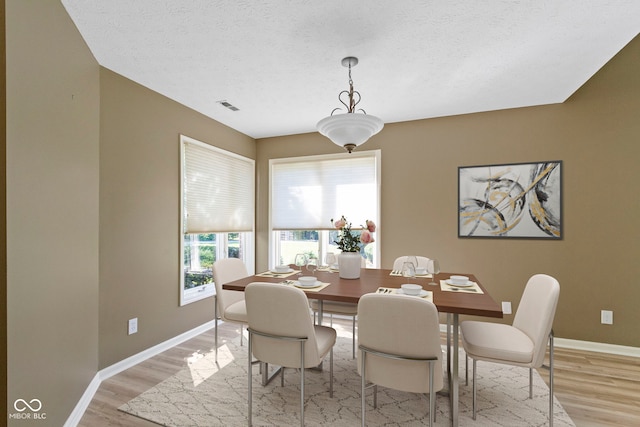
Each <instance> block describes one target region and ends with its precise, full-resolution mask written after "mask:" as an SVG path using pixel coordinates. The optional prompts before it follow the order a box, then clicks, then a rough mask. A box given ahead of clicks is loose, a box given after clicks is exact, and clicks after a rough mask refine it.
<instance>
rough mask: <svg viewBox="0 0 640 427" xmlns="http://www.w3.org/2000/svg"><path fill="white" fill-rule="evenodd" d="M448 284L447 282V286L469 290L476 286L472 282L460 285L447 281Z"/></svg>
mask: <svg viewBox="0 0 640 427" xmlns="http://www.w3.org/2000/svg"><path fill="white" fill-rule="evenodd" d="M446 282H447V285H449V286H454V287H456V288H468V287H470V286H473V285H474V283H473V282H471V281H467V283H464V284H458V283H453V282H452V281H451V279H447V280H446Z"/></svg>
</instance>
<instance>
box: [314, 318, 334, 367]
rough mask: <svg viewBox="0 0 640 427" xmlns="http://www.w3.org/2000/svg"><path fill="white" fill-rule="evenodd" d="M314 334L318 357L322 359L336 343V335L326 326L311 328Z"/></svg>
mask: <svg viewBox="0 0 640 427" xmlns="http://www.w3.org/2000/svg"><path fill="white" fill-rule="evenodd" d="M313 327H314V329H315V332H316V343H317V345H318V356H319V357H320V359H322V358H324V356H326V355H327V354H328V353H329V351H330V350H331V349H332V348H333V346H334V344H335V343H336V337H337V333H336V330H335V329H333V328H329V327H327V326H318V325H314V326H313Z"/></svg>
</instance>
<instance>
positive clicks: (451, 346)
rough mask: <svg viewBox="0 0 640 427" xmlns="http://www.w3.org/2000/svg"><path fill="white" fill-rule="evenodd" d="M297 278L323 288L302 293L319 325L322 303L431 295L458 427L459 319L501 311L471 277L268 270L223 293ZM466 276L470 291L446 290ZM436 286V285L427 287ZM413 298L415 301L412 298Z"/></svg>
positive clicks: (232, 284) (498, 314)
mask: <svg viewBox="0 0 640 427" xmlns="http://www.w3.org/2000/svg"><path fill="white" fill-rule="evenodd" d="M300 275H305V276H308V275H314V276H316V278H317V280H318V281H319V282H320V283H322V286H318V287H317V288H310V289H304V290H305V293H306V295H307V297H308V298H309V299H316V300H318V321H319V323H321V322H322V310H323V302H324V301H339V302H345V303H353V304H357V303H358V301H359V300H360V297H362V296H363V295H365V294H368V293H375V292H381V291H384V292H386V289H391V290H393V289H400V287H401V285H402V284H405V283H414V284H418V285H422V288H423V289H424V290H425V291H427V293H428V291H431V293H430V294H429V299H430V300H431V301H432V302H433V303H434V305H435V306H436V308H437V309H438V312H440V313H446V315H447V374H448V385H449V400H450V404H451V425H453V426H454V427H457V425H458V406H459V401H458V395H459V392H458V387H459V379H458V377H459V375H458V367H459V356H458V349H459V316H460V315H470V316H481V317H492V318H502V308H501V306H500V305H498V303H496V301H494V299H493V298H492V297H491V295H490V294H489V292H488V290H487V289H486V288H485V287H484V286H483V285H482V284H481V283H480V281H479V280H478V279H477V277H475V276H474V275H473V274H469V273H444V272H441V273H438V274H436V275H435V277H432V276H431V275H426V276H423V277H419V276H416V277H404V276H403V275H402V274H401V272H397V271H393V270H389V269H380V268H362V269H361V270H360V277H359V278H357V279H343V278H341V277H340V275H339V273H338V272H337V271H335V270H332V269H329V268H324V269H318V270H317V271H314V272H313V273H310V272H308V271H304V270H302V271H301V270H295V268H292V269H291V270H290V271H288V272H286V273H278V272H276V271H275V270H267V271H265V272H262V273H258V274H255V275H251V276H247V277H245V278H242V279H238V280H235V281H232V282H228V283H225V284H224V285H223V289H228V290H234V291H244V289H245V287H246V286H247V285H248V284H249V283H252V282H272V283H286V284H292V283H295V281H296V279H297V277H299V276H300ZM455 275H457V276H467V277H468V278H469V283H473V287H469V288H458V287H455V286H448V283H449V282H448V279H449V278H450V277H451V276H455ZM430 283H435V284H430ZM414 298H415V297H414Z"/></svg>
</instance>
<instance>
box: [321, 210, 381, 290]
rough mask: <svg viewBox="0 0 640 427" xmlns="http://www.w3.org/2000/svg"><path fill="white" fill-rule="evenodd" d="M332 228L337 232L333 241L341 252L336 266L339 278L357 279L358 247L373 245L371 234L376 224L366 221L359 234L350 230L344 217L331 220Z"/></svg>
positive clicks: (358, 269)
mask: <svg viewBox="0 0 640 427" xmlns="http://www.w3.org/2000/svg"><path fill="white" fill-rule="evenodd" d="M331 223H332V224H333V226H334V227H335V228H336V229H337V230H338V231H339V233H338V239H337V240H334V242H333V243H335V244H336V245H337V246H338V249H340V250H341V251H342V253H341V254H339V255H338V265H339V271H340V277H341V278H343V279H357V278H359V277H360V266H361V263H362V257H361V256H360V245H361V244H363V245H366V244H368V243H373V242H374V241H375V240H374V238H373V235H372V233H373V232H375V231H376V224H375V223H374V222H373V221H370V220H366V221H365V224H366V225H364V226H362V231H360V234H359V235H358V234H357V233H355V232H353V231H352V230H351V223H350V222H349V221H347V219H346V218H345V217H344V215H343V216H342V217H340V219H339V220H337V221H334V220H333V219H331Z"/></svg>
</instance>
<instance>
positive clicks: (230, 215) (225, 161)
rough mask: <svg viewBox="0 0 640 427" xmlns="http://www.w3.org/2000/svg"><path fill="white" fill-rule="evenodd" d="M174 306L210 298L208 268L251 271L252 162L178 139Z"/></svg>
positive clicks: (210, 272) (252, 258)
mask: <svg viewBox="0 0 640 427" xmlns="http://www.w3.org/2000/svg"><path fill="white" fill-rule="evenodd" d="M180 147H181V165H182V169H181V177H182V182H181V198H180V200H181V211H182V215H181V227H180V229H181V231H182V238H181V239H180V242H181V250H180V253H181V257H182V260H181V265H182V271H183V274H182V275H181V279H180V289H181V292H180V305H184V304H188V303H190V302H193V301H197V300H200V299H202V298H206V297H209V296H211V295H214V294H215V287H214V285H213V275H212V267H213V263H214V262H215V261H216V260H218V259H221V258H227V257H235V258H240V259H242V260H243V261H244V262H245V264H246V265H247V269H248V270H249V271H251V272H253V270H254V249H253V232H254V210H255V209H254V200H255V195H254V192H255V190H254V170H255V167H254V161H253V160H252V159H248V158H246V157H242V156H239V155H237V154H234V153H231V152H228V151H225V150H221V149H219V148H216V147H213V146H210V145H208V144H204V143H202V142H199V141H196V140H194V139H192V138H189V137H186V136H183V135H181V136H180Z"/></svg>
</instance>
